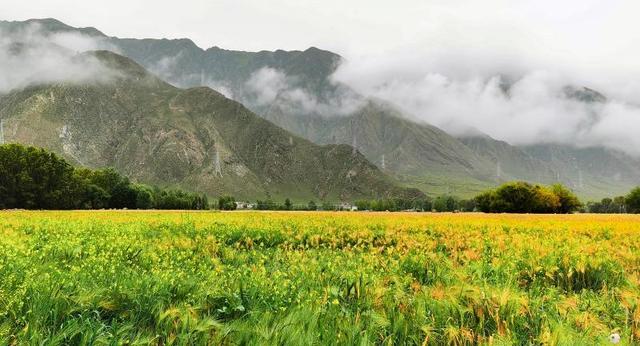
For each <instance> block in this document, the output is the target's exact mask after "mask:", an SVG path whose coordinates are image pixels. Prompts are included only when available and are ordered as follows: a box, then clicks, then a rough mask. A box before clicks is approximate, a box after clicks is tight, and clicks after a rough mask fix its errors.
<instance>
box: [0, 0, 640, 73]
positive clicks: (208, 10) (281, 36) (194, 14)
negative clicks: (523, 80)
mask: <svg viewBox="0 0 640 346" xmlns="http://www.w3.org/2000/svg"><path fill="white" fill-rule="evenodd" d="M638 13H640V2H639V1H636V0H626V1H625V0H563V1H557V0H555V1H550V0H537V1H519V0H482V1H480V0H478V1H472V0H467V1H460V0H396V1H393V2H390V1H377V0H348V1H344V0H269V1H264V0H180V1H175V0H153V1H150V0H149V1H141V0H109V1H102V0H100V1H95V0H94V1H90V0H83V1H81V0H3V1H2V2H1V4H0V16H1V17H3V18H4V19H13V20H24V19H28V18H42V17H55V18H57V19H60V20H62V21H64V22H67V23H68V24H70V25H73V26H95V27H97V28H99V29H100V30H102V31H104V32H105V33H107V34H110V35H115V36H120V37H171V38H180V37H189V38H192V39H193V40H194V41H195V42H196V43H197V44H198V45H200V46H202V47H209V46H213V45H218V46H222V47H227V48H233V49H247V50H259V49H275V48H284V49H295V48H305V47H307V46H309V45H318V46H322V47H326V48H328V49H334V50H341V51H345V52H349V53H351V52H354V53H355V52H370V51H371V50H374V49H375V50H377V49H389V48H391V47H395V46H398V45H404V44H413V43H416V42H420V43H422V44H424V45H429V44H433V43H434V42H433V40H436V41H439V40H452V39H455V40H462V41H465V42H467V43H470V44H474V45H482V44H490V45H497V46H501V45H507V46H518V47H520V46H526V47H527V49H532V50H545V51H546V52H545V53H547V54H551V55H553V54H563V53H564V52H565V51H567V50H573V49H577V50H578V51H576V53H580V54H589V55H596V56H600V55H602V54H605V53H613V52H617V51H622V52H629V49H631V48H633V49H635V51H634V52H635V53H637V52H638V49H640V48H636V47H629V46H638V45H637V44H632V43H637V39H639V38H640V30H639V29H638V27H639V26H638V24H637V16H638ZM443 34H446V35H444V36H443ZM636 58H637V56H636ZM633 60H638V59H633Z"/></svg>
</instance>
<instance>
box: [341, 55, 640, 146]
mask: <svg viewBox="0 0 640 346" xmlns="http://www.w3.org/2000/svg"><path fill="white" fill-rule="evenodd" d="M405 53H407V52H405ZM432 53H433V54H423V55H421V54H420V51H419V50H415V51H413V54H409V53H407V54H404V55H398V54H393V55H392V56H384V55H382V56H362V57H359V58H356V59H351V60H349V61H348V62H346V63H344V64H343V65H342V66H340V68H339V69H338V71H337V72H336V73H335V74H334V76H333V79H334V80H336V81H338V82H341V83H345V84H347V85H349V86H351V87H353V88H354V89H355V90H356V91H358V92H359V93H361V94H363V95H366V96H370V97H377V98H380V99H383V100H387V101H389V102H391V103H393V104H395V105H396V106H398V107H400V108H401V109H402V110H403V111H404V112H405V113H406V114H407V116H408V117H410V118H412V119H414V120H416V121H420V122H426V123H430V124H433V125H435V126H438V127H440V128H442V129H444V130H445V131H447V132H449V133H451V134H453V135H457V136H468V135H471V134H477V133H478V132H480V133H485V134H488V135H490V136H491V137H493V138H496V139H500V140H504V141H507V142H509V143H511V144H516V145H527V144H537V143H559V144H570V145H574V146H578V147H587V146H605V147H609V148H613V149H619V150H623V151H625V152H627V153H630V154H633V155H640V136H639V135H638V133H640V107H638V106H637V104H639V103H638V101H640V95H638V94H635V93H634V92H633V90H634V89H633V87H632V85H633V83H631V82H629V81H628V80H626V79H624V78H617V79H616V78H613V77H612V78H609V79H606V78H604V76H603V75H598V74H592V75H585V74H588V72H589V71H585V70H579V69H571V68H564V67H563V66H560V65H552V64H548V65H546V67H545V65H544V64H542V63H523V62H522V60H517V59H511V58H507V59H505V57H512V56H513V54H504V55H501V51H499V50H496V51H487V50H479V51H476V50H473V49H471V50H464V49H463V48H457V49H450V50H449V49H447V50H445V51H437V50H436V51H434V52H432ZM454 53H455V54H454ZM513 61H520V64H513V63H512V62H513ZM565 67H566V66H565ZM614 75H615V74H612V75H610V76H614ZM600 77H602V78H600ZM584 87H588V88H593V89H596V90H597V91H599V92H601V93H602V94H604V95H606V97H607V98H606V99H604V100H600V101H602V102H584V101H583V100H580V99H579V98H578V97H575V95H573V96H572V93H570V92H567V90H568V89H567V88H573V89H574V90H578V91H581V92H584V93H589V91H586V90H585V89H584ZM635 90H637V89H635ZM596 101H597V100H596Z"/></svg>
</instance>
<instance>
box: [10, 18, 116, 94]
mask: <svg viewBox="0 0 640 346" xmlns="http://www.w3.org/2000/svg"><path fill="white" fill-rule="evenodd" d="M101 45H102V43H100V42H98V41H96V40H95V39H92V38H89V37H86V36H83V35H78V34H69V33H59V34H52V35H49V36H45V35H43V34H42V32H41V30H40V27H39V26H38V25H32V26H29V27H28V28H27V29H25V30H21V31H18V32H11V33H5V32H0V47H2V49H0V92H8V91H11V90H13V89H16V88H22V87H26V86H29V85H34V84H40V83H55V82H62V81H65V82H79V83H82V82H89V81H107V80H109V79H110V78H111V77H113V76H114V75H113V73H112V71H110V70H108V69H107V68H106V67H104V66H103V65H102V64H101V63H100V62H99V61H98V60H97V59H94V58H91V57H89V56H83V57H82V59H79V58H78V56H77V53H78V52H84V51H87V50H95V49H98V48H100V47H101Z"/></svg>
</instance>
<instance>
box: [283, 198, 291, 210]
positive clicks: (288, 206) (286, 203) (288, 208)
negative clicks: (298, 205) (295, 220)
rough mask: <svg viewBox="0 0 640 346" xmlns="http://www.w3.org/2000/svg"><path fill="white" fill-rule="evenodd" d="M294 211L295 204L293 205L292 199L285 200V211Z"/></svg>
mask: <svg viewBox="0 0 640 346" xmlns="http://www.w3.org/2000/svg"><path fill="white" fill-rule="evenodd" d="M292 209H293V203H291V200H290V199H288V198H287V199H285V200H284V210H292Z"/></svg>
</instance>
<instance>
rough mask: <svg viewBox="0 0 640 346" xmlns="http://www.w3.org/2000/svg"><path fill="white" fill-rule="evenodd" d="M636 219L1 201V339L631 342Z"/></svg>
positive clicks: (637, 310)
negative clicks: (58, 208)
mask: <svg viewBox="0 0 640 346" xmlns="http://www.w3.org/2000/svg"><path fill="white" fill-rule="evenodd" d="M638 221H640V220H639V219H638V218H637V217H633V216H628V217H617V218H613V217H609V216H575V218H572V217H571V216H548V217H545V216H483V215H473V214H470V215H453V214H442V215H434V214H384V213H383V214H376V213H359V214H355V213H258V212H252V213H245V212H236V213H212V212H201V213H197V212H191V213H184V212H108V211H106V212H2V213H0V234H1V235H2V236H1V237H0V278H2V280H1V281H0V344H9V345H23V344H26V345H119V344H134V345H150V344H151V345H220V344H228V345H236V344H239V345H263V344H266V345H333V344H342V345H369V344H381V345H405V344H406V345H418V344H419V345H441V344H456V345H463V344H493V345H512V344H521V345H528V344H561V345H594V344H607V337H608V336H609V334H610V333H611V332H613V331H617V332H619V333H620V334H621V335H622V338H623V341H622V344H633V342H634V341H635V342H638V339H637V338H638V336H640V335H638V334H637V333H638V327H639V324H640V307H639V297H640V295H639V294H638V293H639V290H638V279H637V275H638V270H639V267H638V263H640V254H639V253H638V248H637V244H638V240H639V239H638V238H640V237H639V236H638V234H637V232H636V231H635V228H634V227H635V226H634V225H637V224H638ZM634 333H636V334H634Z"/></svg>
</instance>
